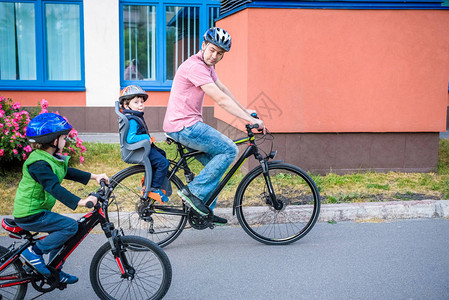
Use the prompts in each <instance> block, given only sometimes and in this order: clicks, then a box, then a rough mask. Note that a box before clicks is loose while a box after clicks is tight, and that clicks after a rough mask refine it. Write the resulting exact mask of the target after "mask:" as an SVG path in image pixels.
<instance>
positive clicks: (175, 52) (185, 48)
mask: <svg viewBox="0 0 449 300" xmlns="http://www.w3.org/2000/svg"><path fill="white" fill-rule="evenodd" d="M165 16H166V22H167V23H166V39H167V40H166V42H167V53H166V58H167V59H166V65H167V76H166V80H173V77H174V75H175V72H176V70H177V69H178V67H179V65H180V64H182V62H183V61H185V60H186V59H187V58H189V57H190V56H192V55H193V54H195V53H196V52H197V51H199V7H179V6H168V7H167V8H166V11H165Z"/></svg>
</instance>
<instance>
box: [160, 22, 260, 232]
mask: <svg viewBox="0 0 449 300" xmlns="http://www.w3.org/2000/svg"><path fill="white" fill-rule="evenodd" d="M230 49H231V36H230V35H229V33H228V32H226V31H225V30H223V29H221V28H218V27H213V28H210V29H209V30H207V31H206V33H205V34H204V41H203V43H202V45H201V50H200V51H199V52H198V53H197V54H195V55H193V56H191V57H190V58H188V59H187V60H186V61H184V62H183V63H182V64H181V65H180V66H179V68H178V70H177V71H176V74H175V77H174V79H173V85H172V89H171V92H170V98H169V101H168V106H167V113H166V115H165V119H164V127H163V129H164V131H165V132H166V133H167V135H168V136H170V137H171V138H173V139H174V140H176V141H178V142H180V143H181V144H183V145H185V146H186V147H188V148H190V149H195V150H200V151H202V152H204V155H202V156H199V157H197V159H198V160H199V161H200V162H201V164H203V165H204V168H203V170H202V171H201V172H200V173H199V174H198V175H197V176H196V177H195V178H194V180H193V181H192V182H190V183H189V185H188V186H184V187H183V188H182V189H181V190H179V191H178V194H179V196H180V197H181V198H182V199H183V200H184V201H185V202H186V204H187V205H189V206H190V207H192V208H193V209H194V210H195V211H196V212H197V213H199V214H200V215H203V216H205V215H208V214H209V210H208V208H207V207H206V205H205V204H204V202H205V201H206V200H207V199H208V198H209V196H210V195H211V194H212V192H213V191H214V189H215V188H216V187H217V186H218V184H219V181H220V178H221V177H222V175H223V174H224V173H225V171H226V169H227V168H228V167H229V166H230V164H231V163H232V162H233V160H234V159H235V158H236V156H237V154H238V149H237V146H236V145H235V144H234V142H233V141H232V140H231V139H229V138H228V137H227V136H225V135H223V134H221V133H220V132H219V131H217V130H215V129H214V128H212V127H211V126H209V125H206V124H204V123H203V118H202V108H203V101H204V96H205V94H207V95H208V96H209V97H211V98H212V99H213V100H214V101H215V102H216V103H217V104H218V105H219V106H220V107H222V108H223V109H225V110H226V111H227V112H229V113H231V114H232V115H234V116H236V117H239V118H240V119H243V120H245V121H246V122H248V123H250V124H258V125H259V128H260V129H264V128H265V125H264V122H263V121H262V120H260V119H256V118H253V117H252V116H251V113H253V112H254V111H251V110H248V109H246V108H245V107H243V106H242V105H241V104H240V103H239V102H238V100H237V99H236V98H235V97H234V96H233V95H232V93H231V92H230V90H229V89H228V88H227V87H226V86H225V85H224V84H223V83H221V81H220V80H219V79H218V76H217V74H216V73H215V68H214V66H215V65H216V64H217V63H218V62H219V61H220V60H221V59H222V58H223V56H224V54H225V52H228V51H229V50H230ZM215 204H216V199H215V200H214V202H213V203H212V204H211V206H210V209H213V208H214V207H215ZM212 222H213V223H215V224H217V225H224V224H226V223H227V220H226V219H224V218H220V217H218V216H213V219H212Z"/></svg>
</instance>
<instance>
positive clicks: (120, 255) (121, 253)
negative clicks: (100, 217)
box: [102, 222, 136, 280]
mask: <svg viewBox="0 0 449 300" xmlns="http://www.w3.org/2000/svg"><path fill="white" fill-rule="evenodd" d="M102 228H103V231H104V232H105V234H106V237H107V238H108V241H109V244H110V245H111V251H112V254H113V255H114V259H115V262H116V263H117V266H118V268H119V270H120V273H121V274H122V278H126V279H128V280H133V279H134V275H135V273H136V270H135V269H134V268H133V267H132V266H131V265H130V264H129V263H128V259H127V257H126V250H125V249H124V247H123V243H122V240H121V239H120V235H119V232H118V230H117V229H115V228H114V224H113V223H111V222H108V223H104V224H102Z"/></svg>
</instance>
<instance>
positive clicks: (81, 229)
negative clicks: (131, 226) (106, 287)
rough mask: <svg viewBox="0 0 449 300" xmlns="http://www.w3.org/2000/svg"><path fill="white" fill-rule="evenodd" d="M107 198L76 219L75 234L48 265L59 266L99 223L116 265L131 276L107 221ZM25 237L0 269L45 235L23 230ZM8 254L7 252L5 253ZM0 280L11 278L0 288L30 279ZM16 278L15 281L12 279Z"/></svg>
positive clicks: (126, 275) (111, 227)
mask: <svg viewBox="0 0 449 300" xmlns="http://www.w3.org/2000/svg"><path fill="white" fill-rule="evenodd" d="M107 206H108V199H107V198H106V199H104V202H103V204H102V206H101V207H100V206H99V205H98V204H97V205H96V206H95V209H94V210H93V211H90V212H89V213H87V214H86V215H84V216H83V217H81V218H80V219H79V220H78V231H77V232H76V234H75V235H74V236H73V237H71V238H70V239H69V240H68V241H67V242H65V243H64V244H63V245H62V247H61V248H60V250H59V251H58V253H57V254H56V255H55V256H54V257H53V259H52V260H51V262H50V263H49V264H48V266H50V267H53V268H55V269H58V268H60V267H61V266H62V265H63V264H64V262H65V261H66V259H67V258H68V257H69V256H70V254H71V253H72V252H73V251H74V250H75V249H76V248H77V247H78V245H79V244H80V243H81V242H82V241H83V240H84V238H85V237H86V236H87V235H88V234H89V233H90V231H91V230H92V229H93V228H94V227H95V226H97V225H98V224H99V223H100V224H101V227H102V229H103V231H104V233H105V235H106V237H107V238H108V240H109V242H110V244H111V247H112V252H113V254H114V257H115V260H116V262H117V265H118V267H119V269H120V272H121V273H122V276H123V277H125V278H128V277H132V276H133V274H132V273H133V268H132V267H131V266H129V264H128V262H127V260H126V256H125V255H121V254H122V251H121V249H120V245H119V244H118V243H117V236H118V230H117V229H115V228H114V224H113V223H111V222H109V218H108V216H107V213H106V214H105V211H107ZM24 234H25V237H24V238H25V239H27V240H28V241H27V242H25V243H24V244H22V245H21V246H20V247H19V248H17V249H15V250H14V251H13V253H12V254H9V256H10V258H9V259H7V261H5V262H3V263H2V264H1V265H0V271H1V270H3V269H4V268H6V267H7V266H8V265H9V264H11V263H12V262H14V261H15V260H16V259H19V257H20V254H21V253H22V252H23V251H24V250H25V249H26V248H28V247H29V246H30V245H34V244H35V243H36V242H37V240H39V239H42V238H45V236H43V237H41V238H34V236H36V235H37V234H34V235H32V234H30V233H29V232H28V231H25V233H24ZM11 237H14V238H22V237H21V236H20V235H19V234H12V235H11ZM6 255H8V254H6ZM0 280H12V281H10V282H7V283H0V288H4V287H9V286H14V285H19V284H24V283H29V282H30V281H31V277H25V279H23V278H22V279H20V280H19V277H18V276H17V278H3V277H0ZM14 280H16V281H14Z"/></svg>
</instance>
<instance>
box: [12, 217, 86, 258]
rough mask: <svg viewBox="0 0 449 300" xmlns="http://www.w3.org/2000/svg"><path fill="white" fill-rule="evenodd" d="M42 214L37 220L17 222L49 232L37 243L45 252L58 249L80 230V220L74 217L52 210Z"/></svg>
mask: <svg viewBox="0 0 449 300" xmlns="http://www.w3.org/2000/svg"><path fill="white" fill-rule="evenodd" d="M41 214H42V215H41V216H40V217H39V218H38V219H37V220H35V221H32V222H26V223H22V222H17V219H16V223H17V225H19V226H20V227H21V228H23V229H25V230H29V231H35V232H48V233H49V234H48V235H47V236H46V237H45V238H43V239H42V240H39V241H38V242H37V243H36V246H37V247H38V248H39V249H40V250H41V251H42V252H43V253H49V252H51V251H52V250H58V249H59V248H60V247H61V246H62V245H63V244H64V243H65V242H66V241H67V240H68V239H70V238H71V237H72V236H74V235H75V233H76V232H77V231H78V222H77V221H76V220H74V219H72V218H69V217H65V216H63V215H60V214H58V213H54V212H51V211H44V212H43V213H41ZM51 256H52V255H51V254H50V257H51Z"/></svg>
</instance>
